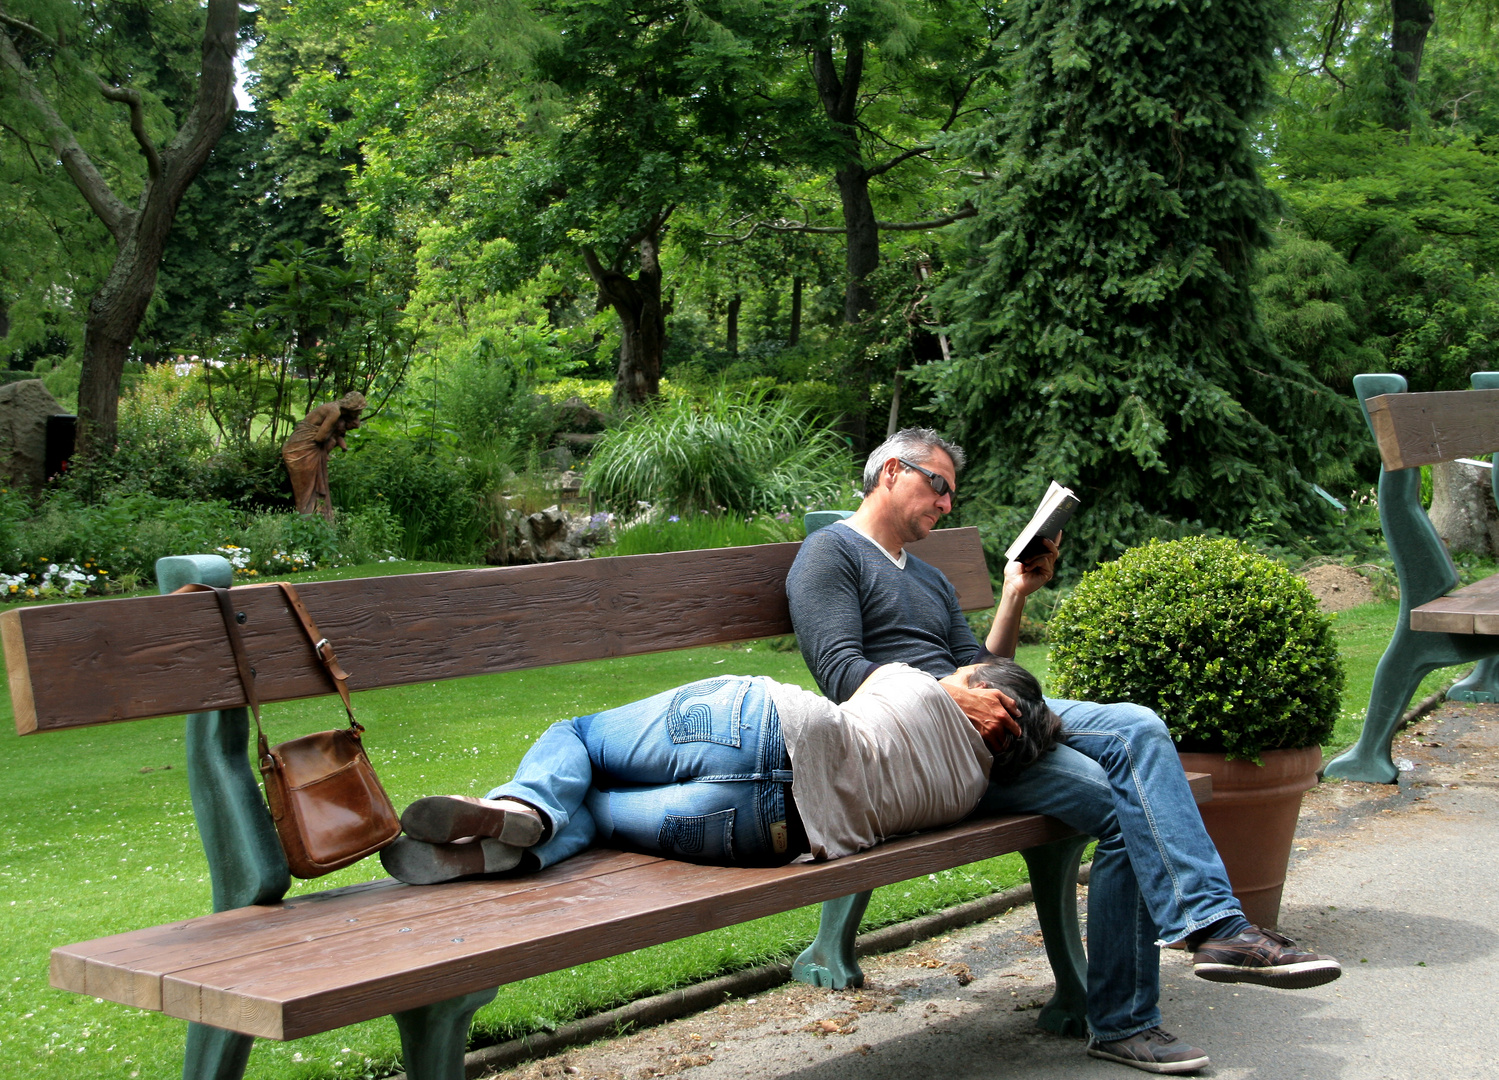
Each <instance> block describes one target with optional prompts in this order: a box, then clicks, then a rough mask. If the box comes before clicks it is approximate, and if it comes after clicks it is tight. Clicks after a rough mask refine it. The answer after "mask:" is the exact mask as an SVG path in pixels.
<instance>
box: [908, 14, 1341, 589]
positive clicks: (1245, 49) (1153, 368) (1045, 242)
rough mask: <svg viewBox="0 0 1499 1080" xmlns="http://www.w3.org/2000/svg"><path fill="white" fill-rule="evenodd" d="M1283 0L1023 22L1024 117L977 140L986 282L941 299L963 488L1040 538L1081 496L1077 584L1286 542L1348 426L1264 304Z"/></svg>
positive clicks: (1301, 527) (1312, 503) (978, 236)
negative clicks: (1234, 540)
mask: <svg viewBox="0 0 1499 1080" xmlns="http://www.w3.org/2000/svg"><path fill="white" fill-rule="evenodd" d="M1281 17H1282V4H1281V3H1279V2H1276V0H1216V2H1211V0H1024V2H1023V3H1022V5H1021V11H1020V13H1019V17H1018V18H1017V19H1016V23H1015V30H1014V32H1015V34H1016V40H1015V46H1016V48H1015V51H1014V53H1013V54H1012V55H1013V60H1012V63H1013V70H1012V71H1011V72H1010V75H1011V78H1010V84H1011V85H1012V86H1013V88H1014V95H1015V96H1014V99H1013V104H1012V106H1011V108H1010V109H1008V110H1007V111H1006V112H1005V113H1004V114H1003V115H1002V116H999V117H997V118H996V119H995V120H994V121H993V122H991V123H990V124H989V125H988V126H987V127H985V128H982V129H980V130H979V131H977V132H976V133H975V134H974V135H973V136H972V137H971V138H970V141H969V149H970V152H971V153H972V155H973V157H974V158H975V160H976V161H977V162H978V164H979V165H981V166H982V167H983V168H985V169H986V170H988V171H989V173H990V175H991V177H992V178H991V179H990V181H989V182H988V183H987V184H986V185H985V186H984V190H983V192H982V194H981V198H980V212H979V216H978V219H977V222H976V225H975V227H974V231H973V234H972V240H973V248H972V252H971V256H972V257H971V260H970V262H969V265H968V267H967V268H966V269H965V270H963V271H961V272H959V273H958V274H957V275H956V277H955V280H954V281H953V282H952V283H951V285H950V287H949V288H948V289H947V290H946V292H945V295H944V296H943V297H942V299H941V301H940V302H941V306H942V308H943V309H944V310H945V311H946V312H947V313H948V316H949V318H950V319H951V320H952V322H953V324H954V345H955V349H954V353H955V355H954V359H953V360H952V361H951V362H949V363H943V364H940V365H931V366H930V369H929V370H930V371H931V375H930V376H929V377H930V378H931V379H932V381H933V383H934V388H935V390H936V391H937V407H938V408H939V409H940V410H941V411H942V412H943V413H944V414H945V423H946V424H947V425H948V426H949V428H950V429H951V430H952V432H953V434H955V435H957V436H958V437H959V438H960V439H961V441H962V442H964V443H965V444H966V445H967V447H968V449H969V451H970V453H971V454H972V455H973V458H974V461H975V466H974V468H972V469H971V470H970V473H969V475H968V476H967V477H965V484H966V486H967V487H968V489H969V491H970V492H972V493H973V494H974V496H975V497H976V502H977V504H978V505H979V506H980V507H983V506H987V507H989V508H990V509H991V510H993V509H994V508H995V507H998V508H999V510H998V511H997V513H998V518H999V525H1000V528H999V531H1000V532H1001V533H1005V532H1007V531H1008V530H1009V529H1010V528H1013V527H1014V525H1015V519H1017V518H1019V519H1020V520H1022V521H1023V515H1026V514H1028V513H1029V509H1030V506H1031V505H1033V503H1034V500H1035V499H1036V497H1037V496H1039V494H1040V493H1041V492H1042V491H1043V490H1044V488H1045V486H1046V483H1047V482H1048V481H1049V480H1051V479H1053V478H1054V479H1056V480H1058V481H1060V482H1062V483H1064V484H1068V485H1070V486H1072V487H1074V488H1077V489H1078V490H1079V494H1080V495H1081V496H1082V498H1083V500H1084V504H1085V511H1084V512H1083V513H1081V514H1080V515H1079V516H1078V517H1077V518H1076V519H1074V524H1073V528H1072V529H1071V530H1070V532H1069V536H1068V540H1067V548H1068V551H1069V554H1068V555H1067V563H1068V565H1069V566H1070V568H1072V569H1073V570H1080V569H1085V568H1086V567H1087V566H1088V565H1091V564H1092V563H1093V562H1094V561H1095V560H1097V559H1101V558H1109V557H1110V556H1111V555H1113V554H1117V553H1118V552H1119V551H1120V550H1122V549H1123V548H1124V547H1126V546H1130V545H1133V544H1137V543H1140V542H1141V541H1142V540H1143V539H1144V538H1146V537H1148V536H1152V535H1174V534H1178V533H1180V532H1185V531H1198V530H1200V528H1201V527H1203V526H1206V527H1216V528H1220V529H1223V530H1225V531H1230V532H1234V533H1236V534H1240V535H1242V534H1244V533H1245V532H1246V531H1249V530H1255V531H1258V532H1260V533H1262V534H1263V533H1266V532H1268V533H1270V534H1271V536H1273V537H1274V538H1276V539H1279V540H1282V541H1284V540H1289V539H1290V538H1291V537H1292V536H1293V535H1296V534H1305V533H1307V532H1310V531H1311V530H1313V529H1315V528H1317V527H1318V526H1319V525H1320V524H1322V523H1325V522H1326V521H1327V520H1328V512H1329V508H1328V507H1327V506H1326V505H1325V504H1321V503H1319V501H1318V499H1317V498H1316V496H1315V495H1314V493H1313V492H1312V490H1311V487H1310V482H1311V481H1312V480H1314V479H1316V477H1317V474H1318V470H1319V469H1320V468H1323V467H1325V466H1326V465H1328V464H1329V463H1330V462H1331V458H1332V453H1333V452H1334V451H1335V450H1336V446H1335V443H1336V442H1338V441H1340V440H1341V439H1342V438H1344V437H1345V435H1344V433H1345V432H1347V431H1348V430H1350V425H1349V424H1348V423H1347V415H1348V414H1347V405H1346V403H1342V402H1339V401H1338V400H1336V399H1335V398H1334V396H1333V395H1332V394H1331V393H1330V392H1329V391H1327V389H1326V388H1325V387H1321V386H1320V385H1319V384H1317V383H1316V382H1315V381H1314V380H1312V379H1311V378H1310V377H1309V376H1308V375H1307V373H1306V372H1305V371H1304V370H1303V369H1302V368H1300V367H1299V366H1297V365H1295V364H1294V363H1293V362H1291V361H1289V360H1287V359H1286V358H1284V357H1282V356H1281V355H1279V354H1278V353H1277V352H1276V351H1275V349H1274V348H1273V346H1272V345H1271V344H1270V343H1269V341H1268V339H1267V337H1266V335H1265V333H1264V331H1263V329H1262V327H1261V325H1260V322H1259V320H1258V318H1257V316H1256V313H1255V309H1254V303H1253V297H1252V295H1251V292H1250V288H1249V284H1250V272H1251V266H1252V260H1253V258H1254V256H1255V253H1256V251H1257V250H1258V249H1261V248H1263V247H1265V246H1266V245H1267V243H1268V236H1267V232H1266V223H1267V221H1268V220H1270V219H1271V218H1272V215H1273V214H1274V212H1275V204H1274V200H1273V198H1272V196H1271V195H1270V194H1269V193H1268V192H1267V191H1266V190H1265V188H1264V186H1263V184H1262V183H1261V181H1260V178H1259V175H1258V172H1257V168H1256V166H1257V155H1256V152H1255V149H1254V146H1253V144H1252V136H1253V133H1254V129H1253V123H1254V121H1255V119H1256V118H1257V117H1258V116H1259V115H1260V113H1261V111H1262V110H1263V109H1264V108H1265V107H1266V105H1267V103H1268V97H1269V89H1268V83H1269V78H1270V74H1271V70H1272V63H1273V53H1274V45H1275V40H1276V35H1277V30H1278V22H1279V19H1280V18H1281Z"/></svg>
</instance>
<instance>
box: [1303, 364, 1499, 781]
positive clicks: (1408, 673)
mask: <svg viewBox="0 0 1499 1080" xmlns="http://www.w3.org/2000/svg"><path fill="white" fill-rule="evenodd" d="M1472 384H1473V390H1470V391H1457V392H1455V393H1435V394H1406V392H1405V387H1406V383H1405V377H1404V376H1402V375H1356V376H1354V379H1353V388H1354V392H1355V393H1357V394H1358V399H1359V406H1360V407H1361V408H1362V409H1363V412H1364V420H1365V421H1366V422H1367V423H1368V425H1369V430H1370V432H1371V433H1372V434H1373V435H1374V439H1375V442H1376V443H1377V444H1378V445H1379V448H1380V454H1381V456H1382V458H1383V459H1384V464H1382V465H1381V466H1380V470H1379V522H1380V525H1381V526H1383V528H1384V535H1385V541H1386V543H1388V544H1389V547H1390V557H1391V558H1392V559H1393V560H1394V562H1395V573H1396V576H1397V577H1398V578H1399V580H1400V615H1399V618H1398V619H1397V620H1396V622H1395V632H1394V634H1393V636H1392V637H1391V638H1390V644H1389V645H1388V646H1387V647H1386V648H1385V651H1384V655H1383V656H1382V657H1381V658H1380V661H1379V666H1378V667H1377V668H1376V669H1375V672H1374V686H1373V688H1372V690H1371V691H1370V694H1369V709H1368V712H1367V714H1366V715H1365V717H1364V727H1363V730H1362V731H1361V732H1360V733H1359V738H1358V742H1357V743H1355V744H1354V745H1353V746H1352V747H1350V748H1349V749H1347V750H1345V751H1344V752H1343V753H1341V754H1339V755H1338V756H1337V757H1335V758H1333V760H1332V761H1330V762H1328V764H1327V767H1326V770H1325V775H1327V776H1332V777H1339V778H1341V779H1345V780H1363V781H1367V782H1370V783H1378V784H1393V783H1395V782H1396V781H1397V780H1398V779H1399V777H1400V771H1399V769H1397V768H1396V767H1395V763H1394V761H1393V760H1392V759H1391V757H1390V744H1391V741H1392V740H1393V739H1394V737H1395V729H1396V728H1397V727H1398V726H1399V724H1400V717H1401V716H1402V715H1403V714H1404V712H1405V709H1406V706H1407V705H1409V704H1410V700H1411V697H1412V696H1414V694H1415V692H1416V688H1417V687H1418V686H1420V685H1421V680H1422V679H1424V678H1425V677H1426V676H1427V675H1428V674H1430V673H1431V672H1433V671H1435V670H1436V669H1438V668H1443V667H1450V666H1451V665H1453V664H1464V663H1473V662H1475V661H1476V662H1477V664H1478V666H1477V667H1476V668H1474V670H1473V672H1472V674H1471V675H1469V676H1468V677H1467V678H1466V679H1464V680H1463V681H1462V682H1460V683H1458V684H1457V685H1456V686H1454V687H1453V688H1452V690H1450V691H1449V692H1448V695H1447V696H1448V697H1450V698H1454V699H1456V700H1464V701H1496V700H1499V667H1496V659H1495V658H1496V656H1499V633H1496V631H1499V591H1496V590H1495V588H1494V586H1493V585H1492V584H1490V583H1491V582H1494V580H1495V579H1493V578H1490V579H1488V580H1486V581H1480V582H1478V583H1476V584H1475V585H1470V586H1468V587H1467V588H1465V589H1458V590H1457V592H1453V590H1454V589H1457V586H1458V576H1457V567H1455V566H1454V565H1453V563H1452V556H1451V555H1450V554H1448V552H1447V545H1446V544H1444V543H1442V539H1441V537H1439V536H1438V535H1437V532H1436V529H1435V528H1433V527H1432V524H1431V519H1430V518H1428V517H1427V516H1426V511H1425V510H1424V509H1422V507H1421V470H1420V468H1418V466H1420V465H1424V464H1435V463H1436V462H1439V461H1451V460H1453V459H1454V458H1458V457H1470V456H1474V455H1477V454H1480V453H1489V452H1491V451H1493V450H1495V449H1499V400H1495V399H1496V398H1499V373H1496V372H1479V373H1477V374H1475V375H1473V376H1472ZM1475 392H1476V393H1475ZM1479 394H1483V395H1485V396H1483V397H1482V398H1480V397H1479V396H1478V395H1479ZM1464 399H1467V400H1464ZM1448 425H1451V427H1450V428H1449V426H1448ZM1493 484H1494V493H1495V497H1496V498H1499V469H1496V470H1495V475H1494V479H1493ZM1449 593H1450V594H1451V595H1450V596H1449V595H1448V594H1449Z"/></svg>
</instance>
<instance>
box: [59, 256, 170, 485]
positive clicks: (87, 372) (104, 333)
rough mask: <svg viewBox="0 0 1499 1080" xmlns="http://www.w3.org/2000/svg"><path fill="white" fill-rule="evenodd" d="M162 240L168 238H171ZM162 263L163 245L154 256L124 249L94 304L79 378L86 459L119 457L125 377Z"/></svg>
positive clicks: (90, 307) (91, 303)
mask: <svg viewBox="0 0 1499 1080" xmlns="http://www.w3.org/2000/svg"><path fill="white" fill-rule="evenodd" d="M161 239H162V240H163V241H164V240H165V239H166V236H165V234H163V235H162V237H161ZM130 246H132V247H135V245H130ZM137 250H139V248H138V247H137ZM160 261H161V250H160V247H159V246H158V247H157V250H156V253H155V256H154V258H153V257H150V255H149V253H147V255H146V256H144V257H135V258H127V253H126V252H125V251H123V250H122V251H121V252H120V254H119V257H118V258H116V259H115V263H114V265H113V266H112V267H110V270H109V276H108V277H106V278H105V279H104V284H103V285H101V286H100V287H99V291H98V292H96V293H94V295H93V297H92V298H91V299H90V300H89V305H88V319H87V321H86V322H85V323H84V329H83V370H82V371H81V372H80V373H79V378H78V448H79V450H80V451H81V452H82V453H83V455H85V456H89V457H92V456H94V454H96V453H99V454H103V455H104V456H106V457H107V456H108V455H110V454H112V453H114V448H115V437H116V433H117V431H118V430H119V415H120V377H121V375H122V374H123V373H124V371H125V360H126V358H127V357H128V356H129V355H130V343H131V342H132V341H134V340H135V332H136V330H137V329H138V328H139V327H140V324H141V319H142V318H144V317H145V314H146V305H148V304H149V303H150V302H151V294H152V293H153V292H155V290H156V267H157V265H158V264H159V263H160Z"/></svg>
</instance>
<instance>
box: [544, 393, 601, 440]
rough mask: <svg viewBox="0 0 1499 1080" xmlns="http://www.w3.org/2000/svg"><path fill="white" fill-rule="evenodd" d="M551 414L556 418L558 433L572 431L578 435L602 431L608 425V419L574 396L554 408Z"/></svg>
mask: <svg viewBox="0 0 1499 1080" xmlns="http://www.w3.org/2000/svg"><path fill="white" fill-rule="evenodd" d="M555 408H556V412H555V413H554V414H553V415H555V416H556V418H557V430H558V431H572V432H577V433H579V434H588V433H592V432H598V431H603V430H604V428H605V427H607V426H608V424H609V417H608V416H607V415H606V414H605V413H602V412H599V410H598V409H595V408H594V407H593V406H591V405H589V404H588V402H586V401H584V400H583V399H582V398H580V397H578V396H576V395H574V396H573V397H570V398H568V399H567V400H566V401H564V402H562V403H560V404H559V405H557V406H556V407H555Z"/></svg>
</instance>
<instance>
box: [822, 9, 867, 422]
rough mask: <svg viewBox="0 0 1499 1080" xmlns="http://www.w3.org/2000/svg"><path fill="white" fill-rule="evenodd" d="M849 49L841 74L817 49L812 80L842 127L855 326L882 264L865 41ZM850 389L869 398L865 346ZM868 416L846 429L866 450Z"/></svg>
mask: <svg viewBox="0 0 1499 1080" xmlns="http://www.w3.org/2000/svg"><path fill="white" fill-rule="evenodd" d="M845 45H846V46H847V51H846V54H845V56H844V61H843V72H842V74H841V76H840V74H839V72H838V68H837V65H836V64H835V63H834V60H833V50H832V46H831V44H829V45H828V46H826V47H824V48H821V49H817V50H814V52H813V54H812V78H813V81H814V82H815V83H816V84H817V94H818V97H819V99H820V100H821V101H822V107H823V111H824V112H825V113H826V114H827V117H828V119H829V120H831V121H832V122H833V124H834V126H835V127H836V128H837V129H838V132H839V135H840V137H841V140H842V142H843V144H844V155H845V157H844V162H843V165H842V166H841V167H840V168H839V169H838V171H837V172H836V173H835V174H834V176H833V179H834V182H835V183H837V185H838V196H839V198H840V199H841V201H842V203H843V227H844V230H845V231H844V240H845V244H844V249H843V250H844V256H843V258H844V271H845V273H846V274H847V282H846V284H845V285H844V290H843V321H844V322H846V323H848V324H850V325H857V324H858V323H859V322H861V321H862V320H863V318H864V316H865V314H866V313H867V312H868V311H870V309H872V308H873V307H874V302H875V301H874V290H873V289H871V288H870V285H869V281H868V277H869V275H870V274H872V273H874V271H875V270H876V269H877V268H878V267H879V265H880V227H879V225H878V223H877V222H876V220H875V216H874V204H873V203H871V202H870V201H869V178H870V172H869V170H868V169H866V168H865V167H864V161H863V157H862V155H861V153H860V148H859V128H858V119H859V108H858V106H859V85H860V83H861V82H862V81H863V78H864V43H863V42H862V41H859V40H857V39H855V38H846V39H845ZM848 374H849V376H850V378H849V384H850V385H849V389H850V390H851V391H852V393H853V395H854V400H856V401H865V402H867V401H868V400H869V379H870V371H869V358H868V356H867V355H865V353H864V351H863V350H862V349H861V350H860V352H859V356H858V357H857V358H856V359H855V360H854V362H853V367H852V369H851V370H850V371H849V373H848ZM867 430H868V417H867V416H866V415H865V413H864V411H862V410H855V411H854V413H853V414H852V415H851V416H850V417H849V423H848V433H849V435H850V436H852V438H853V440H854V446H855V448H856V449H858V450H863V449H864V448H865V443H866V440H865V435H866V432H867Z"/></svg>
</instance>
